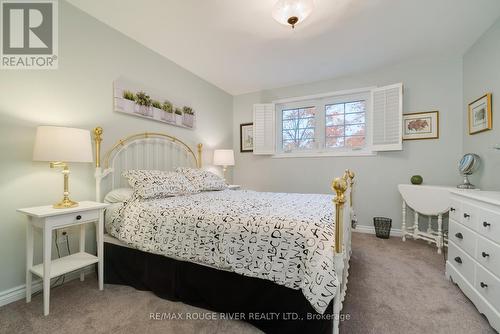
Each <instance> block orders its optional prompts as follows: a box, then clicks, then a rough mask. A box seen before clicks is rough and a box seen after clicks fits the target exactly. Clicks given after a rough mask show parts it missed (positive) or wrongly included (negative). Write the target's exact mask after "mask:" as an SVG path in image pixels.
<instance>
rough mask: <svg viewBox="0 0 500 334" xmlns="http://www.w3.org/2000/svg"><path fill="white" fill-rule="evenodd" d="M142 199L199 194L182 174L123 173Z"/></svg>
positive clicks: (157, 171)
mask: <svg viewBox="0 0 500 334" xmlns="http://www.w3.org/2000/svg"><path fill="white" fill-rule="evenodd" d="M122 176H123V177H125V178H127V179H128V182H129V184H130V186H131V187H132V188H133V190H134V196H139V197H141V198H142V199H149V198H163V197H170V196H181V195H186V194H192V193H195V192H197V191H196V189H195V188H194V187H193V185H192V184H191V183H190V182H189V180H188V179H187V178H186V177H185V176H184V175H182V174H180V173H176V172H167V171H161V170H140V169H139V170H128V171H125V172H123V173H122Z"/></svg>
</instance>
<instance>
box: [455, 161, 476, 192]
mask: <svg viewBox="0 0 500 334" xmlns="http://www.w3.org/2000/svg"><path fill="white" fill-rule="evenodd" d="M480 161H481V158H479V155H477V154H474V153H467V154H465V155H464V156H463V157H462V159H461V160H460V162H459V163H458V171H459V172H460V174H462V175H463V177H464V182H463V183H462V184H460V185H458V186H457V187H458V188H462V189H474V188H475V187H474V185H473V184H471V183H470V182H469V178H468V175H472V173H474V172H475V171H476V170H477V169H478V168H479V163H480Z"/></svg>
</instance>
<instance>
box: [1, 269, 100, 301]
mask: <svg viewBox="0 0 500 334" xmlns="http://www.w3.org/2000/svg"><path fill="white" fill-rule="evenodd" d="M83 270H84V272H85V276H87V275H89V274H91V273H93V272H94V271H95V270H94V265H92V266H89V267H86V268H84V269H83ZM76 278H80V270H77V271H73V272H71V273H68V274H66V277H65V279H64V281H65V282H69V281H72V280H74V279H76ZM42 286H43V284H42V280H41V279H40V278H38V279H34V280H33V284H32V288H31V291H32V293H36V292H38V291H40V290H42ZM24 298H26V284H23V285H19V286H16V287H14V288H12V289H8V290H5V291H1V292H0V307H1V306H4V305H7V304H10V303H13V302H15V301H18V300H20V299H24Z"/></svg>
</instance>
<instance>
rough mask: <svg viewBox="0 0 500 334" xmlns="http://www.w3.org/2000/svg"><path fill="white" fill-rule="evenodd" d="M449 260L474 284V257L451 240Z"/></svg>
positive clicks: (449, 241)
mask: <svg viewBox="0 0 500 334" xmlns="http://www.w3.org/2000/svg"><path fill="white" fill-rule="evenodd" d="M448 261H449V262H450V264H451V265H453V267H454V268H455V269H456V270H457V271H458V272H459V273H460V274H462V276H464V277H465V279H466V280H467V281H468V282H469V283H471V284H474V267H475V263H474V260H473V258H472V257H471V256H469V255H467V254H466V253H465V252H464V251H463V250H461V249H460V248H458V246H457V245H456V244H455V243H453V241H451V240H448Z"/></svg>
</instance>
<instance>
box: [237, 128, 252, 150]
mask: <svg viewBox="0 0 500 334" xmlns="http://www.w3.org/2000/svg"><path fill="white" fill-rule="evenodd" d="M240 152H253V123H244V124H240Z"/></svg>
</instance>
